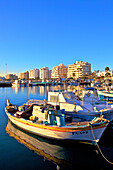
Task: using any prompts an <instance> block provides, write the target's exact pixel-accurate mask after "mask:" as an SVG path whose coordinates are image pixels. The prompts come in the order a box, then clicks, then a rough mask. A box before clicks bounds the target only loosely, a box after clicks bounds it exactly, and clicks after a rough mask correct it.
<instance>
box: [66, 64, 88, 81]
mask: <svg viewBox="0 0 113 170" xmlns="http://www.w3.org/2000/svg"><path fill="white" fill-rule="evenodd" d="M90 74H91V64H90V63H88V62H82V61H76V64H75V63H74V64H71V65H69V66H68V78H70V77H72V78H79V77H82V76H84V75H90Z"/></svg>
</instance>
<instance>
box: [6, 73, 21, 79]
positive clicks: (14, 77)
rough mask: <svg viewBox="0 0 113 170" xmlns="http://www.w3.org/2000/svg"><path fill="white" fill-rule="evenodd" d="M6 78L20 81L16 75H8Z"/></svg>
mask: <svg viewBox="0 0 113 170" xmlns="http://www.w3.org/2000/svg"><path fill="white" fill-rule="evenodd" d="M5 78H6V79H9V80H16V79H18V76H16V75H15V74H7V75H6V77H5Z"/></svg>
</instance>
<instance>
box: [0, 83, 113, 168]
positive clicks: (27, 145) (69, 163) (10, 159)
mask: <svg viewBox="0 0 113 170" xmlns="http://www.w3.org/2000/svg"><path fill="white" fill-rule="evenodd" d="M56 88H59V89H60V87H58V86H57V87H55V86H51V87H50V86H46V87H44V86H34V87H21V88H16V87H15V88H12V87H5V88H0V169H3V170H4V169H6V170H7V169H12V170H13V169H21V170H22V169H27V170H28V169H46V170H47V169H51V170H52V169H96V170H97V169H113V165H112V164H110V163H108V162H107V161H106V160H105V159H104V158H103V157H102V155H101V154H100V152H99V151H98V149H97V147H96V146H95V147H92V146H88V145H85V144H76V143H75V144H73V145H70V144H66V145H64V144H61V143H56V142H55V141H50V140H48V139H44V138H42V137H37V136H35V135H31V134H29V133H27V132H25V131H23V130H21V129H19V128H18V127H16V126H14V125H13V124H12V123H11V122H10V121H8V118H7V116H6V114H5V110H4V109H5V105H6V99H9V100H10V102H11V103H13V104H17V105H21V104H23V103H25V102H26V101H27V99H28V98H33V99H39V100H41V99H45V98H47V92H48V91H50V90H55V89H56ZM108 133H110V135H109V134H108ZM99 146H100V149H101V150H102V153H103V154H104V155H105V157H106V158H107V159H108V160H109V161H111V162H113V135H112V131H111V130H109V129H108V130H107V132H105V134H104V135H103V137H102V139H101V140H100V142H99Z"/></svg>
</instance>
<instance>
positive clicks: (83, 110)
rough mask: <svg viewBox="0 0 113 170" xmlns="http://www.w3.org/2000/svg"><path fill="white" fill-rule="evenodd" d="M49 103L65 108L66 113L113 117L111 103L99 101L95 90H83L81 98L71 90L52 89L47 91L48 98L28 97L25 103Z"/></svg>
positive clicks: (110, 118)
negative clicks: (35, 98) (34, 98)
mask: <svg viewBox="0 0 113 170" xmlns="http://www.w3.org/2000/svg"><path fill="white" fill-rule="evenodd" d="M33 103H37V104H44V103H47V104H51V105H53V106H56V107H59V109H65V113H66V114H68V113H69V112H70V114H82V115H92V116H99V115H101V114H103V115H104V117H105V118H106V119H109V120H112V119H113V104H108V103H105V102H104V103H103V102H102V101H99V98H98V94H97V91H96V90H92V89H90V90H84V96H83V98H82V101H81V100H78V99H77V97H76V96H75V95H74V94H73V92H71V91H52V92H48V100H46V101H45V100H42V101H41V100H33V99H29V100H28V101H27V104H29V105H32V104H33Z"/></svg>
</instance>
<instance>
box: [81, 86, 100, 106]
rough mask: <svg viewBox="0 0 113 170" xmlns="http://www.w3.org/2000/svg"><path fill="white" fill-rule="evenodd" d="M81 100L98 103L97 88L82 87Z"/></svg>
mask: <svg viewBox="0 0 113 170" xmlns="http://www.w3.org/2000/svg"><path fill="white" fill-rule="evenodd" d="M82 100H83V101H84V102H87V103H88V102H89V103H92V104H93V103H96V102H97V103H98V102H99V97H98V93H97V89H95V88H93V87H90V88H84V90H83V94H82Z"/></svg>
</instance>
